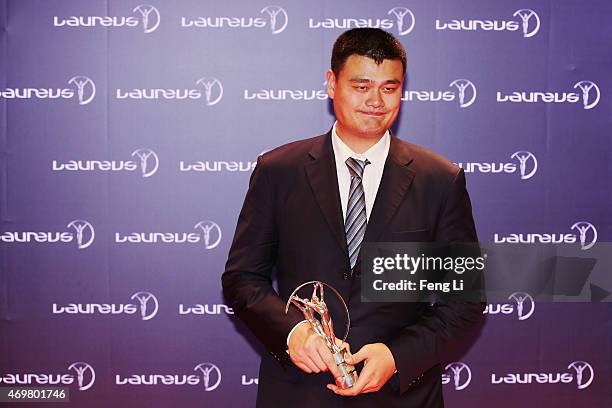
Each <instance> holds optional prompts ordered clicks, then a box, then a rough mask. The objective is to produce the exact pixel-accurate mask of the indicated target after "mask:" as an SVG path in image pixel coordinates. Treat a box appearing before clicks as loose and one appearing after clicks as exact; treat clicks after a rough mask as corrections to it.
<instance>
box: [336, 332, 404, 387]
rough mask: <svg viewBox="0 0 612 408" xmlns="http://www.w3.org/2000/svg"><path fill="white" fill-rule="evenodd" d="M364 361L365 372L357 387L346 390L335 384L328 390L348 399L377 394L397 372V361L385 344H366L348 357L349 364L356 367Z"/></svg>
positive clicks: (362, 373)
mask: <svg viewBox="0 0 612 408" xmlns="http://www.w3.org/2000/svg"><path fill="white" fill-rule="evenodd" d="M362 361H364V366H363V370H361V373H359V378H358V379H357V382H356V383H355V385H353V386H352V387H351V388H347V389H345V390H343V389H341V388H338V386H336V385H335V384H328V385H327V388H328V389H330V390H332V391H333V392H335V393H336V394H338V395H343V396H346V397H349V396H355V395H359V394H365V393H367V392H376V391H378V390H380V389H381V388H382V386H383V385H385V384H386V383H387V381H389V378H391V377H392V376H393V373H394V372H395V370H396V368H395V359H394V358H393V354H391V350H389V347H387V346H386V345H384V344H383V343H373V344H366V345H365V346H363V347H362V348H361V350H359V351H358V352H357V353H355V354H353V355H352V356H347V359H346V362H347V363H348V364H352V365H356V364H358V363H360V362H362Z"/></svg>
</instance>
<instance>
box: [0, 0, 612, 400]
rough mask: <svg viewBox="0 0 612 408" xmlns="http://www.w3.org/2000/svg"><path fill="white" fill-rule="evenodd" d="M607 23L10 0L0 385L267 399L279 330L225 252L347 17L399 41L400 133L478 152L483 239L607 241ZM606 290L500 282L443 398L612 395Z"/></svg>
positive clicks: (326, 108)
mask: <svg viewBox="0 0 612 408" xmlns="http://www.w3.org/2000/svg"><path fill="white" fill-rule="evenodd" d="M610 21H612V2H610V1H608V0H600V1H598V0H591V1H582V0H520V1H519V0H512V1H490V0H474V1H453V0H440V1H436V2H430V1H423V0H411V1H392V0H389V1H387V0H385V1H354V0H336V1H334V2H326V1H309V2H304V1H298V0H278V1H276V2H275V3H268V2H267V0H263V1H247V0H240V1H226V2H217V1H196V0H191V1H189V0H181V1H167V0H151V1H150V3H141V2H140V0H122V1H119V0H108V1H103V0H91V1H77V0H72V1H70V0H63V1H52V0H44V1H43V0H39V1H33V0H20V1H17V0H0V387H11V386H19V387H44V386H64V387H68V389H69V393H70V403H68V404H58V405H57V406H74V407H109V406H115V407H184V408H186V407H215V406H228V407H249V406H253V405H254V401H255V396H256V389H257V381H258V380H257V375H258V368H259V355H260V353H263V352H265V350H263V349H262V346H261V345H260V344H259V343H258V342H257V340H256V339H254V338H253V337H252V336H251V335H250V333H249V332H248V331H247V330H246V329H245V327H244V326H243V325H241V323H240V322H239V321H238V320H237V319H236V318H235V317H234V315H233V311H232V309H231V308H229V307H228V306H227V305H226V304H225V303H224V299H223V297H222V294H221V282H220V278H221V274H222V272H223V269H224V264H225V261H226V257H227V253H228V250H229V246H230V243H231V239H232V236H233V233H234V228H235V225H236V221H237V216H238V212H239V210H240V207H241V205H242V201H243V198H244V195H245V192H246V189H247V186H248V181H249V176H250V174H251V172H252V170H253V168H254V167H255V162H256V159H257V157H258V155H260V154H261V153H263V152H265V151H267V150H269V149H271V148H273V147H276V146H278V145H281V144H284V143H287V142H290V141H293V140H297V139H301V138H306V137H311V136H315V135H318V134H321V133H325V132H326V131H327V130H328V129H330V127H331V125H332V124H333V121H334V118H333V110H332V107H331V103H330V101H329V100H328V98H327V94H326V92H325V77H324V72H325V70H326V69H327V68H328V67H329V64H330V63H329V61H330V55H331V47H332V44H333V42H334V40H335V39H336V37H337V36H338V35H339V34H340V33H342V32H343V31H345V30H346V29H349V28H353V27H365V26H369V27H380V28H382V29H385V30H388V31H389V32H391V33H392V34H393V35H395V36H396V37H397V38H398V39H399V40H400V41H401V42H402V44H404V46H405V48H406V50H407V53H408V73H407V86H406V89H405V90H404V92H403V98H402V99H403V106H402V111H401V115H400V117H399V119H398V122H397V124H396V125H395V126H394V131H395V133H396V134H397V135H398V136H399V137H401V138H403V139H405V140H408V141H411V142H413V143H416V144H420V145H423V146H426V147H429V148H431V149H433V150H435V151H437V152H439V153H441V154H443V155H445V156H446V157H448V158H449V159H451V160H452V161H454V162H455V163H457V164H458V165H460V166H461V167H463V168H464V169H465V171H466V175H467V182H468V189H469V191H470V194H471V198H472V201H473V206H474V216H475V219H476V223H477V227H478V233H479V238H480V240H481V241H482V242H488V243H496V242H497V243H500V242H507V243H514V242H521V243H534V244H540V243H569V244H575V245H577V246H581V248H582V249H583V250H584V251H589V250H591V248H593V247H594V246H596V245H598V244H601V243H604V242H608V241H610V239H611V236H612V217H611V214H610V209H611V208H612V189H611V187H610V185H611V183H610V180H611V176H612V151H611V149H612V138H611V136H610V129H612V75H611V73H612V52H611V51H612V24H610ZM608 295H609V293H608V294H606V293H603V294H600V296H599V298H600V299H603V300H609V298H608V299H606V296H608ZM610 305H611V304H610V303H605V302H601V303H581V304H550V303H539V302H534V301H533V297H532V296H531V295H530V294H529V293H523V292H517V293H508V300H507V302H506V303H501V304H489V305H488V306H487V309H486V311H485V313H487V315H488V317H487V325H486V326H485V329H484V331H483V333H482V335H481V336H480V338H479V340H478V341H477V343H476V344H474V346H473V347H472V349H471V350H470V351H469V352H468V353H467V354H466V355H464V356H463V357H462V358H461V359H460V361H454V362H445V366H444V368H445V373H444V375H443V376H442V383H443V389H444V394H445V399H446V402H447V404H448V406H451V407H469V406H492V405H495V406H496V407H515V406H552V405H554V406H556V407H575V406H585V407H587V406H588V407H606V406H611V405H612V395H611V393H612V391H611V387H610V385H611V384H612V307H611V306H610ZM20 406H28V405H27V404H24V405H20ZM31 406H38V405H37V404H34V403H33V404H32V405H31ZM45 406H53V404H51V403H50V404H49V405H45Z"/></svg>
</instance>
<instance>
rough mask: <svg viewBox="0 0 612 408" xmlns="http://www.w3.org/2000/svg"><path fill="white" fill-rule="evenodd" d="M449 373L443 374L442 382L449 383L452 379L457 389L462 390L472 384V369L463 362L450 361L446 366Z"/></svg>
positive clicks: (445, 368)
mask: <svg viewBox="0 0 612 408" xmlns="http://www.w3.org/2000/svg"><path fill="white" fill-rule="evenodd" d="M444 371H446V372H447V373H450V375H449V374H447V373H444V374H442V384H449V383H450V382H451V381H452V383H453V386H454V387H455V390H457V391H461V390H463V389H465V388H466V387H467V386H468V385H470V381H472V370H470V367H469V366H468V365H467V364H465V363H461V362H455V363H450V364H448V365H447V366H446V367H444Z"/></svg>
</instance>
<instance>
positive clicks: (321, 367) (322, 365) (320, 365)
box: [310, 350, 328, 372]
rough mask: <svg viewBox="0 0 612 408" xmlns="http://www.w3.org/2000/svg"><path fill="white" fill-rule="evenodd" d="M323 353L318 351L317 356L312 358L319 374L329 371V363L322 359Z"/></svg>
mask: <svg viewBox="0 0 612 408" xmlns="http://www.w3.org/2000/svg"><path fill="white" fill-rule="evenodd" d="M320 353H321V352H320V351H319V350H317V352H316V354H314V355H313V356H311V357H310V359H311V360H312V362H313V363H314V364H315V365H316V366H317V369H318V371H317V372H326V371H327V370H328V368H327V363H326V362H325V360H324V359H323V358H321V354H320Z"/></svg>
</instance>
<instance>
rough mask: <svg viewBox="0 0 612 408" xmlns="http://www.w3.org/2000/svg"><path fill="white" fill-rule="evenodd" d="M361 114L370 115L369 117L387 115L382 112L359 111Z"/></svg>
mask: <svg viewBox="0 0 612 408" xmlns="http://www.w3.org/2000/svg"><path fill="white" fill-rule="evenodd" d="M359 113H361V114H364V115H368V116H384V115H385V114H386V112H380V111H359Z"/></svg>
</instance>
